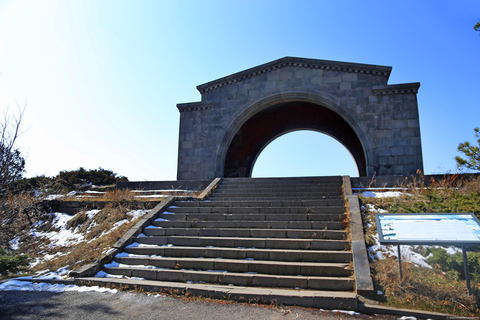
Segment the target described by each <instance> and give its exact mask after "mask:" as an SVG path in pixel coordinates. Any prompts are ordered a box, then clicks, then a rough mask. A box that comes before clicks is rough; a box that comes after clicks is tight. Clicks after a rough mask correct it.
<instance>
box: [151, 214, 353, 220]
mask: <svg viewBox="0 0 480 320" xmlns="http://www.w3.org/2000/svg"><path fill="white" fill-rule="evenodd" d="M160 219H166V220H170V221H173V220H194V221H198V220H218V221H223V220H276V221H282V220H283V221H285V220H289V221H291V220H297V221H339V220H340V221H341V220H344V219H346V216H345V215H344V214H328V213H323V214H320V213H300V214H299V213H267V214H264V213H243V212H240V213H233V212H228V213H220V212H219V213H178V214H174V215H172V214H171V212H166V213H163V214H161V215H160Z"/></svg>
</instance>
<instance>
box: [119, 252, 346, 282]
mask: <svg viewBox="0 0 480 320" xmlns="http://www.w3.org/2000/svg"><path fill="white" fill-rule="evenodd" d="M114 261H115V262H117V263H118V264H122V265H123V264H124V265H130V266H137V265H141V266H152V267H155V268H162V269H165V268H166V269H175V270H183V269H189V270H190V269H193V270H196V271H206V270H217V271H218V270H219V271H222V272H223V271H226V272H236V273H261V274H269V275H273V274H276V275H290V276H292V275H302V276H319V275H322V276H331V277H349V276H351V275H352V270H350V269H349V264H348V263H326V262H289V261H263V260H237V259H219V258H214V259H212V258H171V257H137V256H120V257H116V258H115V259H114Z"/></svg>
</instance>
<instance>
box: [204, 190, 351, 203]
mask: <svg viewBox="0 0 480 320" xmlns="http://www.w3.org/2000/svg"><path fill="white" fill-rule="evenodd" d="M209 199H210V200H211V201H244V202H246V201H261V200H273V201H275V198H273V199H272V198H269V197H262V196H252V197H247V196H237V195H232V196H223V195H216V194H215V193H213V194H212V195H211V196H210V198H209ZM276 200H292V201H295V200H297V201H305V200H310V201H320V202H319V203H320V204H319V205H320V206H322V205H323V206H342V205H344V201H343V199H342V198H340V197H339V198H338V199H337V198H332V199H326V198H319V197H316V196H292V197H290V196H282V197H278V198H276ZM250 206H252V205H250Z"/></svg>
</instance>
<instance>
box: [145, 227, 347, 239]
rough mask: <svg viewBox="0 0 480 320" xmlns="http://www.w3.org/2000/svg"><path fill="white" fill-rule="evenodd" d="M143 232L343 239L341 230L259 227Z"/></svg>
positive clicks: (151, 229)
mask: <svg viewBox="0 0 480 320" xmlns="http://www.w3.org/2000/svg"><path fill="white" fill-rule="evenodd" d="M143 233H144V234H145V235H147V236H203V237H243V238H261V237H266V238H292V239H344V238H345V237H346V234H345V231H343V230H331V229H330V230H306V229H259V228H252V229H249V228H224V227H222V228H183V227H180V228H172V227H169V228H159V227H154V226H150V227H148V228H145V230H144V231H143Z"/></svg>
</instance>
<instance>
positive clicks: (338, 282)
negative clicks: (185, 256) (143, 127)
mask: <svg viewBox="0 0 480 320" xmlns="http://www.w3.org/2000/svg"><path fill="white" fill-rule="evenodd" d="M105 271H106V272H108V273H109V274H112V275H117V276H124V277H136V278H142V279H147V280H156V281H179V282H192V283H218V284H224V285H236V286H253V287H277V288H298V289H315V290H333V291H350V290H353V288H354V281H353V279H351V278H347V277H338V276H336V277H314V276H310V277H308V276H288V275H269V274H252V273H237V272H223V271H222V270H218V271H200V270H174V269H152V268H142V267H139V268H135V267H132V266H129V267H123V268H121V267H118V268H117V267H106V268H105Z"/></svg>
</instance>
